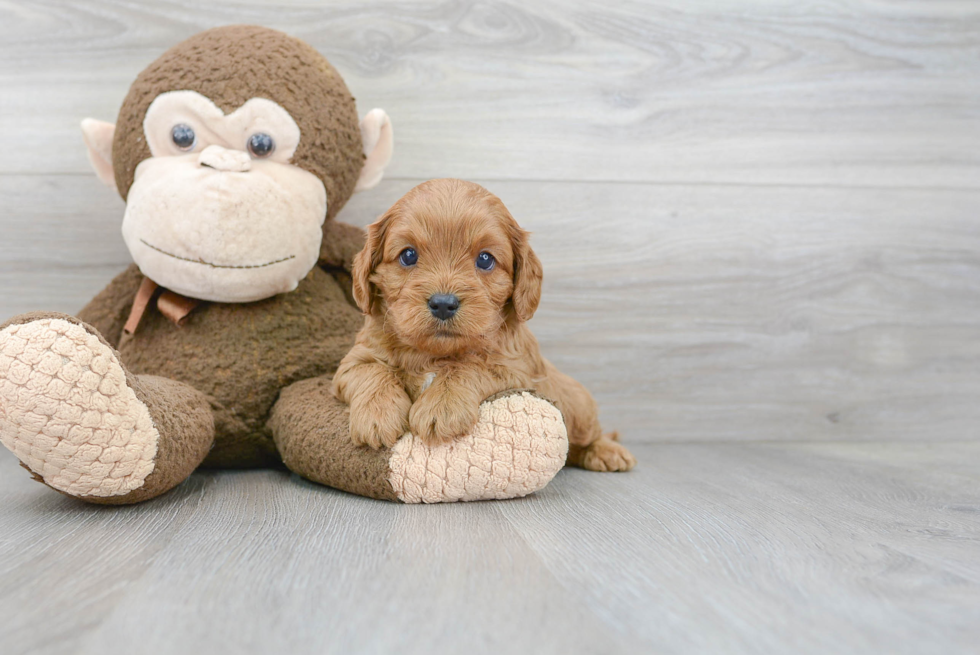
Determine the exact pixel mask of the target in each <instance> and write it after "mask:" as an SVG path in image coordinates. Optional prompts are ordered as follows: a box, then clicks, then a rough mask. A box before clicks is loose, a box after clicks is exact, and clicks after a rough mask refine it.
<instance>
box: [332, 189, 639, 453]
mask: <svg viewBox="0 0 980 655" xmlns="http://www.w3.org/2000/svg"><path fill="white" fill-rule="evenodd" d="M528 236H529V235H528V234H527V233H526V232H525V231H524V230H522V229H521V228H520V227H519V226H518V224H517V222H516V221H515V220H514V218H513V217H512V216H511V214H510V212H508V211H507V208H506V207H504V205H503V203H502V202H501V201H500V199H499V198H497V197H496V196H494V195H493V194H491V193H490V192H489V191H487V190H486V189H484V188H483V187H481V186H479V185H478V184H474V183H472V182H464V181H462V180H454V179H443V180H431V181H429V182H425V183H423V184H420V185H419V186H417V187H415V188H414V189H412V190H411V191H409V192H408V193H407V194H406V195H405V196H404V197H403V198H402V199H401V200H399V201H398V202H397V203H395V205H394V206H393V207H392V208H391V209H390V210H389V211H388V212H387V213H385V214H384V215H383V216H382V217H381V218H380V219H378V221H377V222H375V223H374V224H372V225H371V226H370V227H369V228H368V242H367V246H366V247H365V249H364V250H363V251H361V253H360V254H358V256H357V259H356V261H355V263H354V272H353V276H354V296H355V299H357V301H358V304H359V305H360V307H361V309H363V310H364V311H365V312H366V313H367V314H368V316H367V319H366V321H365V324H364V328H363V329H362V330H361V331H360V333H359V334H358V337H357V343H356V345H355V346H354V348H353V349H352V350H351V352H350V353H349V354H348V355H347V356H346V357H345V358H344V360H343V362H342V363H341V365H340V368H339V370H338V371H337V375H336V377H335V378H334V390H335V392H336V394H337V397H338V398H340V399H342V400H344V401H346V402H349V403H350V405H351V408H352V412H351V426H350V431H351V438H352V439H353V441H354V442H355V443H357V444H366V445H369V446H372V447H375V448H377V447H380V446H382V445H384V446H392V445H393V444H394V443H395V442H396V441H397V439H398V438H399V437H400V436H401V435H402V434H403V433H404V432H405V430H406V429H410V430H411V432H412V433H413V434H415V435H417V436H418V437H420V438H421V439H422V440H423V441H424V442H426V443H427V444H429V445H438V444H441V443H445V442H450V441H452V440H454V439H456V438H458V437H460V436H462V435H464V434H466V433H467V432H469V431H470V430H471V429H472V428H473V426H474V425H475V424H476V422H477V419H478V417H479V405H480V403H481V402H482V401H483V399H484V398H487V397H488V396H491V395H493V394H495V393H499V392H501V391H504V390H507V389H514V388H521V387H526V388H530V387H533V388H535V389H536V390H537V391H538V392H540V393H541V394H543V395H544V396H545V397H546V398H550V399H552V400H554V401H555V403H556V405H557V406H558V408H559V409H560V410H561V412H562V414H563V416H564V419H565V425H566V429H567V431H568V439H569V443H570V446H571V451H570V457H569V462H570V463H572V464H575V465H577V466H582V467H584V468H587V469H591V470H596V471H625V470H629V469H631V468H632V467H633V466H634V465H635V464H636V460H635V459H634V458H633V456H632V454H630V452H629V451H628V450H627V449H626V448H625V447H624V446H622V445H621V444H619V443H617V441H616V436H615V434H610V435H606V436H604V435H603V433H602V429H601V428H600V426H599V418H598V408H597V407H596V403H595V400H594V399H593V398H592V395H591V394H590V393H589V392H588V390H587V389H586V388H585V387H584V386H582V385H581V384H580V383H579V382H577V381H575V380H573V379H572V378H570V377H569V376H567V375H565V374H564V373H562V372H560V371H559V370H558V369H556V368H555V367H554V366H553V365H552V364H551V363H550V362H548V361H547V360H545V359H544V357H542V356H541V351H540V349H539V348H538V342H537V339H535V338H534V335H533V334H531V331H530V330H529V329H528V327H527V323H526V322H527V321H528V320H529V319H530V318H531V316H532V315H533V314H534V312H535V310H536V309H537V306H538V302H539V300H540V298H541V280H542V275H543V273H542V267H541V262H540V261H539V260H538V258H537V256H536V255H535V254H534V251H533V250H532V249H531V247H530V244H529V242H528Z"/></svg>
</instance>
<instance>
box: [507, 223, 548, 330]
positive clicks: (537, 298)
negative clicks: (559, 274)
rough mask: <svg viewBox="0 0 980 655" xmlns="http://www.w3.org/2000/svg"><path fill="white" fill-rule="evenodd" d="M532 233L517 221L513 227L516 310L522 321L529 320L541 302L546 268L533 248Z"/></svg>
mask: <svg viewBox="0 0 980 655" xmlns="http://www.w3.org/2000/svg"><path fill="white" fill-rule="evenodd" d="M529 237H530V234H529V233H528V232H525V231H524V230H522V229H521V228H520V227H518V226H517V223H516V222H515V223H514V226H513V228H512V229H511V243H512V244H513V248H514V295H513V296H512V298H513V303H514V312H515V313H516V314H517V318H518V319H520V320H521V321H529V320H531V317H532V316H534V312H535V311H537V309H538V303H539V302H541V280H542V279H543V278H544V269H543V268H542V267H541V260H540V259H538V256H537V255H535V254H534V251H533V250H531V243H530V238H529Z"/></svg>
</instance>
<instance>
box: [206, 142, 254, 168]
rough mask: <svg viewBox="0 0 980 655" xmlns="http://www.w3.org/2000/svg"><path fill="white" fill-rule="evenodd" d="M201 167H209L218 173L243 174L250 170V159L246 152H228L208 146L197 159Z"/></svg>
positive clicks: (219, 147)
mask: <svg viewBox="0 0 980 655" xmlns="http://www.w3.org/2000/svg"><path fill="white" fill-rule="evenodd" d="M197 163H198V164H200V165H201V166H209V167H210V168H214V169H216V170H219V171H228V172H235V173H244V172H245V171H248V170H251V169H252V158H251V157H249V156H248V153H247V152H243V151H241V150H229V149H228V148H222V147H221V146H216V145H214V146H208V147H207V148H205V149H204V150H202V151H201V154H200V155H198V157H197Z"/></svg>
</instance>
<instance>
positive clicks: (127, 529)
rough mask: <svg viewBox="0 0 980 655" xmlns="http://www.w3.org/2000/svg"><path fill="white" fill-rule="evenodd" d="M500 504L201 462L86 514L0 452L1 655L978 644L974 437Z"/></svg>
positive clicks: (732, 457)
mask: <svg viewBox="0 0 980 655" xmlns="http://www.w3.org/2000/svg"><path fill="white" fill-rule="evenodd" d="M637 454H638V456H639V459H640V466H639V467H638V468H637V469H636V470H635V471H634V472H633V473H630V474H616V475H612V474H610V475H602V474H594V473H588V472H584V471H579V470H566V471H563V472H562V473H561V474H559V476H558V477H557V478H556V480H555V481H554V482H553V483H552V484H551V485H549V486H548V487H547V488H546V489H545V490H544V491H543V492H541V493H539V494H536V495H534V496H531V497H529V498H526V499H522V500H517V501H512V502H493V503H477V504H468V505H450V506H432V507H409V506H399V505H392V504H386V503H382V502H377V501H370V500H367V499H363V498H357V497H353V496H349V495H345V494H342V493H340V492H335V491H333V490H329V489H326V488H322V487H318V486H316V485H312V484H308V483H306V482H303V481H301V480H299V479H298V478H295V477H290V476H288V475H287V474H286V473H283V472H275V471H252V472H239V473H235V472H200V473H197V474H195V475H194V476H192V478H191V479H190V480H189V481H188V482H187V483H185V484H184V485H183V486H181V487H179V488H178V489H177V490H175V491H174V492H172V493H171V494H168V495H167V496H164V497H163V498H159V499H157V500H154V501H151V502H149V503H146V504H144V505H140V506H137V507H133V508H94V507H88V506H84V505H82V504H81V503H78V502H77V501H74V500H71V499H68V498H65V497H63V496H60V495H58V494H56V493H55V492H53V491H51V490H50V489H47V488H45V487H43V486H42V485H39V484H36V483H34V482H32V481H31V480H30V479H29V476H28V475H27V474H26V473H25V472H24V471H22V470H20V469H19V468H18V467H17V466H16V464H15V460H14V459H13V457H12V456H10V454H9V453H6V452H4V453H2V454H0V493H2V494H3V497H4V499H5V502H4V503H3V505H2V507H0V535H2V537H0V616H4V620H3V621H0V644H3V646H4V648H3V650H4V652H5V653H10V654H17V653H25V652H31V653H100V654H103V655H112V654H113V653H124V652H146V650H147V648H151V650H152V652H154V653H186V652H189V651H195V652H196V651H199V650H206V649H207V650H212V651H214V652H236V653H252V652H256V653H258V652H282V651H289V652H294V653H307V652H309V653H313V652H317V653H322V652H338V653H362V652H363V653H366V652H392V651H394V650H397V651H398V652H408V653H414V652H419V653H422V652H427V653H431V652H461V651H463V652H472V653H474V654H476V653H489V652H495V653H499V652H513V653H550V652H556V653H557V652H563V653H616V652H658V653H689V652H716V653H760V652H763V653H765V652H771V653H784V652H796V653H821V652H823V653H826V652H834V653H882V652H889V653H923V652H943V653H969V652H974V648H975V644H976V643H977V640H978V639H980V518H978V517H980V444H976V443H971V444H966V443H958V444H957V443H946V444H838V443H828V444H728V445H725V444H663V445H644V446H639V447H638V448H637Z"/></svg>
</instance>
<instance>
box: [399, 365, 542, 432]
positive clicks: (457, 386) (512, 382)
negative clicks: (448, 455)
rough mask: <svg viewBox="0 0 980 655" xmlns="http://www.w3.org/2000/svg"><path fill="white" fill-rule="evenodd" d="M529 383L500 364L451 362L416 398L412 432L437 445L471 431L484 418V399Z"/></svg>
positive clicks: (410, 425)
mask: <svg viewBox="0 0 980 655" xmlns="http://www.w3.org/2000/svg"><path fill="white" fill-rule="evenodd" d="M521 386H527V384H526V383H525V384H522V381H520V380H518V379H516V378H515V377H514V375H513V374H511V372H509V371H507V370H506V369H503V368H500V367H486V366H485V365H484V366H465V365H457V366H447V367H445V368H443V369H442V370H440V371H439V373H437V374H436V377H435V379H434V380H433V381H432V386H430V387H429V388H428V389H426V390H425V391H423V392H422V394H421V395H420V396H419V397H418V398H417V399H416V400H415V404H413V405H412V409H411V411H410V412H409V415H408V422H409V427H411V429H412V434H414V435H415V436H417V437H419V438H420V439H422V441H423V442H424V443H425V444H427V445H429V446H437V445H439V444H443V443H447V442H449V441H452V440H453V439H456V438H457V437H461V436H463V435H464V434H466V433H467V432H469V431H470V430H471V429H472V428H473V426H474V425H476V422H477V419H479V418H480V403H482V402H483V401H484V400H485V399H486V398H487V397H489V396H492V395H493V394H495V393H497V392H499V391H505V390H507V389H512V388H515V387H521Z"/></svg>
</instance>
